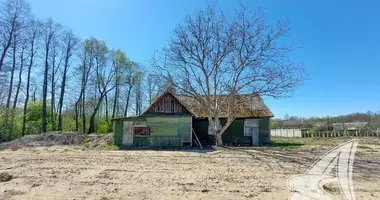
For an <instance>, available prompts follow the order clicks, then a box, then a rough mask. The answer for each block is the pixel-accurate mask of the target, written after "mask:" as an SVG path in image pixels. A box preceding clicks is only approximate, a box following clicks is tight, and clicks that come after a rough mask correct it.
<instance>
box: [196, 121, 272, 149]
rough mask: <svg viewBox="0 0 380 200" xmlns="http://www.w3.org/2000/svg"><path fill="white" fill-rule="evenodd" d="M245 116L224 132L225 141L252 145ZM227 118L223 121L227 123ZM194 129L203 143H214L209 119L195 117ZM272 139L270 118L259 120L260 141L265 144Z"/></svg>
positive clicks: (225, 142) (227, 143) (233, 143)
mask: <svg viewBox="0 0 380 200" xmlns="http://www.w3.org/2000/svg"><path fill="white" fill-rule="evenodd" d="M244 120H245V119H244V118H240V119H236V120H234V121H233V122H232V124H231V125H230V126H229V127H228V128H227V130H226V131H225V132H224V133H223V135H222V139H223V143H224V144H226V145H234V146H236V145H251V144H252V138H251V136H244ZM226 122H227V120H226V119H222V120H221V123H222V124H223V125H224V124H226ZM193 129H194V131H195V132H196V134H197V136H198V138H199V140H200V142H201V143H202V144H203V145H214V144H215V139H214V136H213V135H208V120H207V119H194V120H193ZM268 141H270V134H269V118H262V119H260V120H259V143H260V145H265V144H267V143H268Z"/></svg>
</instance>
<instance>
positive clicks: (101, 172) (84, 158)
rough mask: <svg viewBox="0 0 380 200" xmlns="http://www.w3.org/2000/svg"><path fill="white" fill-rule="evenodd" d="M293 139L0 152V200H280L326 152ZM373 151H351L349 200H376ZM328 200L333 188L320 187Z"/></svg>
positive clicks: (374, 147)
mask: <svg viewBox="0 0 380 200" xmlns="http://www.w3.org/2000/svg"><path fill="white" fill-rule="evenodd" d="M344 140H345V139H336V140H334V139H331V141H330V140H329V141H328V144H327V145H326V146H323V144H322V142H321V140H318V142H313V141H309V140H307V139H299V140H297V139H293V142H297V143H302V144H304V145H302V146H299V147H297V148H289V147H265V148H262V147H260V148H236V149H220V150H217V151H208V152H207V151H203V152H189V151H151V150H143V151H110V150H100V149H98V150H88V149H85V148H83V147H73V146H70V147H68V146H55V147H38V148H24V149H18V150H16V151H12V150H3V151H0V172H8V173H10V174H11V175H13V176H14V179H12V180H10V181H8V182H2V183H0V199H29V200H32V199H46V200H50V199H99V200H100V199H103V200H106V199H107V200H111V199H287V198H288V197H289V195H290V190H289V189H288V188H287V186H286V181H287V179H288V178H289V177H290V176H292V175H295V174H301V173H304V172H305V171H306V170H307V169H308V168H309V166H310V165H311V164H312V163H313V162H314V161H315V160H317V159H318V157H319V156H321V155H323V154H324V153H326V152H327V151H328V150H329V149H330V148H331V147H332V146H334V145H337V144H339V143H341V142H342V141H344ZM379 158H380V145H378V144H376V143H374V142H373V140H363V141H361V142H360V143H359V148H358V152H357V153H356V157H355V164H354V173H355V174H354V184H355V192H356V197H357V199H380V188H379V187H378V185H379V184H380V172H379V170H378V169H379V168H380V161H379ZM326 189H327V190H331V192H332V193H333V194H334V195H338V194H335V193H339V191H337V190H336V189H335V186H334V187H333V186H326Z"/></svg>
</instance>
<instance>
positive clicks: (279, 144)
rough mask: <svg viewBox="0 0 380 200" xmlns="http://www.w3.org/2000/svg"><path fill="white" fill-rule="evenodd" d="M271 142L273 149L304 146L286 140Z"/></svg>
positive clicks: (273, 140) (300, 143) (279, 139)
mask: <svg viewBox="0 0 380 200" xmlns="http://www.w3.org/2000/svg"><path fill="white" fill-rule="evenodd" d="M272 142H273V145H274V146H275V147H281V148H301V147H303V146H304V145H305V144H304V143H303V142H301V141H292V140H291V139H288V138H275V139H274V138H273V139H272Z"/></svg>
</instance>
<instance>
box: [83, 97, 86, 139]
mask: <svg viewBox="0 0 380 200" xmlns="http://www.w3.org/2000/svg"><path fill="white" fill-rule="evenodd" d="M82 131H83V133H85V132H86V91H83V94H82Z"/></svg>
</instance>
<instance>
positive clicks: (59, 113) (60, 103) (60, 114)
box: [58, 54, 78, 131]
mask: <svg viewBox="0 0 380 200" xmlns="http://www.w3.org/2000/svg"><path fill="white" fill-rule="evenodd" d="M68 61H69V58H68V55H67V54H66V58H65V66H64V69H63V76H62V84H61V94H60V96H59V103H58V104H59V108H58V130H59V131H62V108H63V98H64V96H65V88H66V76H67V68H68V66H69V63H68ZM75 111H77V105H76V104H75ZM76 114H77V113H76ZM77 131H78V130H77Z"/></svg>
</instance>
